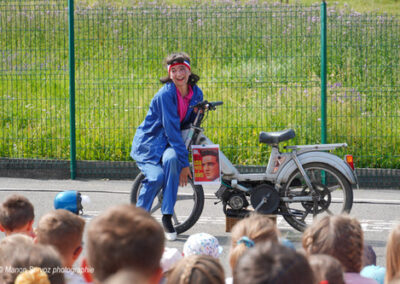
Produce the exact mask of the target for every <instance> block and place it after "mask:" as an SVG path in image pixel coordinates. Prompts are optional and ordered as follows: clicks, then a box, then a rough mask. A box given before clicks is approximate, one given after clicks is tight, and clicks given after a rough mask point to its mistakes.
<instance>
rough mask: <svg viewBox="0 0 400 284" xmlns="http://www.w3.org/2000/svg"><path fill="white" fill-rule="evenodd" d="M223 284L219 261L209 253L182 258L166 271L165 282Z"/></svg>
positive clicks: (223, 276)
mask: <svg viewBox="0 0 400 284" xmlns="http://www.w3.org/2000/svg"><path fill="white" fill-rule="evenodd" d="M196 283H202V284H225V273H224V269H223V268H222V265H221V263H220V262H219V260H218V259H217V258H215V257H212V256H209V255H204V254H203V255H190V256H187V257H184V258H182V259H181V260H180V261H178V263H177V264H176V265H175V266H174V267H173V268H172V269H171V270H170V271H169V272H168V273H167V284H196Z"/></svg>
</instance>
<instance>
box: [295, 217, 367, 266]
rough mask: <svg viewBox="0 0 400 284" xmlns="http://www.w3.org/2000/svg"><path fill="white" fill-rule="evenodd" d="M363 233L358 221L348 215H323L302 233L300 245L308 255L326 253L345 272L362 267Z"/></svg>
mask: <svg viewBox="0 0 400 284" xmlns="http://www.w3.org/2000/svg"><path fill="white" fill-rule="evenodd" d="M363 243H364V235H363V231H362V229H361V225H360V222H358V220H357V219H355V218H351V217H350V216H348V215H338V216H325V217H323V218H322V219H320V220H318V221H316V222H315V223H313V224H312V225H311V226H310V227H308V228H307V229H306V231H305V232H304V234H303V239H302V245H303V248H304V250H305V251H306V252H307V254H308V255H311V254H328V255H330V256H333V257H334V258H336V259H337V260H339V261H340V263H341V264H342V266H343V268H344V271H345V272H356V273H359V272H360V271H361V268H362V255H363Z"/></svg>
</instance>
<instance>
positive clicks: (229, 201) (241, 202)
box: [215, 185, 249, 210]
mask: <svg viewBox="0 0 400 284" xmlns="http://www.w3.org/2000/svg"><path fill="white" fill-rule="evenodd" d="M215 196H217V197H218V198H219V199H220V200H221V201H222V202H223V203H224V204H226V205H229V206H230V207H231V208H232V209H233V210H241V209H243V208H246V207H247V206H249V202H248V201H247V198H246V195H245V194H244V192H241V191H240V190H237V189H234V188H228V187H226V186H225V185H221V187H220V188H219V189H218V191H217V192H216V193H215Z"/></svg>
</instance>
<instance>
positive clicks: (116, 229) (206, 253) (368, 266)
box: [0, 195, 400, 284]
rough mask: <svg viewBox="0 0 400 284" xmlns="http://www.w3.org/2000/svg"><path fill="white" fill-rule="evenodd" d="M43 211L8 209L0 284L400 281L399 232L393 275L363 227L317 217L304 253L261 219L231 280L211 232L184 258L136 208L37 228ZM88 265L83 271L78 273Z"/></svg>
mask: <svg viewBox="0 0 400 284" xmlns="http://www.w3.org/2000/svg"><path fill="white" fill-rule="evenodd" d="M33 221H34V208H33V206H32V204H31V202H29V200H28V199H27V198H25V197H23V196H21V195H12V196H9V197H8V198H7V199H6V200H4V201H3V202H2V204H1V205H0V229H1V231H3V232H4V234H5V235H6V237H5V238H3V239H2V240H0V283H5V284H11V283H16V284H63V283H65V284H84V283H105V284H125V283H143V284H157V283H164V284H165V283H166V284H192V283H204V284H208V283H210V284H225V283H227V284H228V283H234V284H242V283H243V284H246V283H249V284H261V283H265V284H269V283H271V284H272V283H274V284H289V283H296V284H303V283H304V284H353V283H354V284H374V283H379V284H396V283H400V225H398V226H396V227H395V228H393V230H392V231H391V233H390V235H389V238H388V241H387V251H386V268H385V267H380V266H377V265H376V255H375V253H374V251H373V248H372V247H371V246H369V245H366V244H364V237H363V231H362V228H361V225H360V223H359V221H358V220H357V219H355V218H353V217H350V216H348V215H339V216H325V217H322V218H320V219H317V220H315V222H314V223H313V224H312V225H311V226H310V227H308V228H307V229H306V231H305V232H304V233H303V236H302V248H299V249H295V247H294V246H293V244H291V242H290V241H288V240H286V239H283V238H281V236H280V232H279V230H278V228H277V226H276V224H275V222H274V221H273V220H272V219H270V218H268V217H267V216H263V215H257V214H253V215H250V216H249V217H247V218H245V219H243V220H241V221H239V222H238V223H237V224H236V225H235V226H234V227H233V228H232V233H231V248H230V252H229V256H230V257H229V262H230V269H231V271H229V272H231V274H232V277H228V278H227V277H226V274H228V273H227V272H226V271H224V268H223V266H222V265H221V262H220V260H219V256H220V254H221V251H222V247H221V246H220V245H219V243H218V240H217V238H215V237H214V236H212V235H210V234H207V233H199V234H194V235H192V236H190V237H189V238H188V239H187V240H186V242H185V244H184V247H183V252H182V253H181V252H179V251H178V250H177V249H173V248H167V247H165V234H164V230H163V228H162V226H161V225H160V224H159V223H158V222H157V221H156V220H155V219H154V218H153V217H152V216H151V215H150V214H149V213H148V212H146V211H144V210H143V209H141V208H137V207H135V206H133V205H130V204H125V205H120V206H114V207H111V208H108V209H106V210H105V211H104V212H103V213H101V214H100V215H99V216H97V217H95V218H94V219H93V220H92V221H90V223H88V225H87V226H88V228H87V237H86V243H85V248H86V251H85V255H84V256H83V258H82V264H76V262H77V260H78V258H79V256H80V255H81V252H82V250H83V246H84V243H83V232H84V228H85V225H86V224H85V221H84V220H83V219H82V218H81V217H80V216H79V215H77V214H74V213H72V212H70V211H68V210H64V209H57V210H52V211H50V212H48V213H47V214H45V215H44V216H42V217H41V218H40V220H39V221H38V223H37V227H36V228H35V229H33ZM75 267H79V268H80V269H79V270H78V269H75Z"/></svg>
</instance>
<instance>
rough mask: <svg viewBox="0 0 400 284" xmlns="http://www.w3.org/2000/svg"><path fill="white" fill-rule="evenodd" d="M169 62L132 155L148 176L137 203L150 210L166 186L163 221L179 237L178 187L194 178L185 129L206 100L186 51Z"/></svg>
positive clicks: (168, 231)
mask: <svg viewBox="0 0 400 284" xmlns="http://www.w3.org/2000/svg"><path fill="white" fill-rule="evenodd" d="M165 63H166V64H167V70H168V76H166V77H164V78H161V79H160V81H161V82H162V83H163V84H164V86H163V87H162V88H161V89H160V90H159V91H158V92H157V94H156V95H155V96H154V97H153V99H152V101H151V103H150V109H149V111H148V113H147V115H146V117H145V119H144V121H143V122H142V123H141V124H140V126H139V127H138V128H137V130H136V134H135V137H134V138H133V142H132V151H131V157H132V158H133V159H134V160H136V163H137V166H138V167H139V169H140V170H141V171H142V173H143V174H144V176H145V179H144V180H143V181H142V189H141V191H140V195H139V196H138V200H137V203H136V205H137V206H138V207H142V208H144V209H146V210H147V211H150V209H151V205H152V204H153V200H154V198H155V196H156V195H157V193H158V192H159V190H160V189H161V188H162V190H163V201H162V206H161V212H162V214H163V217H162V223H163V227H164V230H165V235H166V238H167V239H168V240H175V239H176V236H177V233H176V231H175V229H174V226H173V224H172V215H173V212H174V206H175V202H176V198H177V191H178V186H179V185H181V186H185V185H187V183H188V178H191V177H192V175H191V171H190V168H189V159H188V154H189V153H188V151H187V149H186V147H185V143H184V141H183V138H182V136H181V129H184V128H186V127H187V126H188V125H189V124H190V123H193V121H194V119H195V112H194V110H193V108H192V106H194V105H196V104H197V103H199V102H201V101H202V100H203V92H202V91H201V89H200V88H199V87H198V86H197V85H196V83H197V81H198V80H199V79H200V78H199V76H197V75H195V74H193V73H192V72H191V66H190V58H189V56H188V55H187V54H186V53H184V52H180V53H173V54H171V55H169V56H168V57H167V58H166V59H165Z"/></svg>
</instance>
